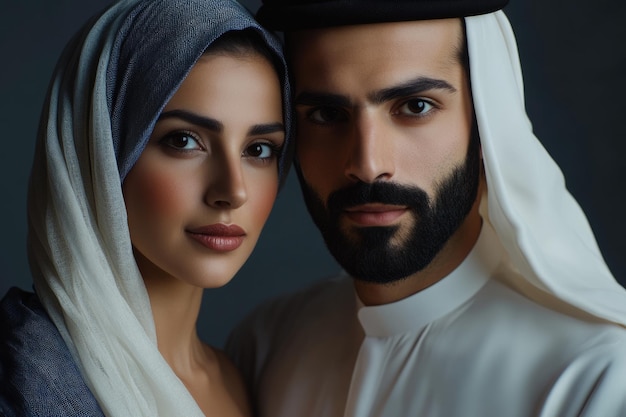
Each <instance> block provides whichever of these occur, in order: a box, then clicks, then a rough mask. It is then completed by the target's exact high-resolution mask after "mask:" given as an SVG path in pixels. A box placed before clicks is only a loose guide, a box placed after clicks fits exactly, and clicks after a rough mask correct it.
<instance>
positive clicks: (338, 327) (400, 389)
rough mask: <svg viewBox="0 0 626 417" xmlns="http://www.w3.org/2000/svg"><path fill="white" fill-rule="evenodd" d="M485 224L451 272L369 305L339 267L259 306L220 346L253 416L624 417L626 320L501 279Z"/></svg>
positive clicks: (495, 250) (492, 236)
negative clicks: (550, 299) (529, 292)
mask: <svg viewBox="0 0 626 417" xmlns="http://www.w3.org/2000/svg"><path fill="white" fill-rule="evenodd" d="M499 248H500V245H499V243H498V241H497V237H496V236H495V234H494V232H493V231H492V230H491V229H490V228H489V226H488V225H485V226H484V227H483V231H482V232H481V235H480V237H479V240H478V242H477V244H476V245H475V247H474V248H473V250H472V252H471V253H470V254H469V256H468V257H467V258H466V259H465V260H464V261H463V263H462V264H461V265H460V266H459V267H458V268H457V269H456V270H455V271H453V272H452V273H451V274H450V275H449V276H447V277H446V278H444V279H443V280H441V281H439V282H438V283H437V284H435V285H433V286H431V287H429V288H427V289H425V290H423V291H421V292H419V293H417V294H414V295H412V296H410V297H408V298H405V299H403V300H400V301H398V302H395V303H391V304H386V305H381V306H371V307H365V306H363V305H362V304H361V303H360V301H359V300H358V297H356V295H355V292H354V289H353V286H352V282H351V279H350V278H349V277H347V276H346V275H345V274H344V275H341V276H339V277H337V278H334V279H332V280H330V281H328V282H324V283H321V284H318V285H316V286H314V287H313V288H310V289H308V290H306V291H303V292H301V293H299V294H296V295H294V296H291V297H287V298H284V299H281V300H277V301H274V302H272V303H270V304H267V305H265V306H262V307H261V308H260V309H258V310H257V311H256V312H254V313H253V315H251V316H250V318H249V319H248V320H247V321H246V322H244V323H243V324H242V325H241V326H240V327H239V328H238V329H236V331H235V332H234V333H233V335H232V337H231V339H230V340H229V343H228V346H227V350H228V351H229V353H230V354H231V356H232V357H233V359H234V360H235V361H236V363H238V365H239V366H240V367H241V368H242V370H243V372H244V376H245V377H246V379H247V381H248V383H249V384H250V387H251V390H252V393H253V395H254V397H255V404H256V407H257V412H258V413H259V415H260V416H261V417H309V416H310V417H326V416H328V417H341V416H345V417H374V416H378V417H383V416H384V417H394V416H398V417H400V416H402V417H405V416H420V417H457V416H458V417H461V416H462V417H490V416H493V417H518V416H519V417H529V416H541V417H547V416H554V417H556V416H558V417H568V416H586V417H613V416H626V330H625V329H624V328H622V327H619V326H616V325H612V324H605V323H598V322H595V323H594V322H590V321H584V320H582V319H578V318H574V317H571V316H568V315H565V314H563V313H560V312H557V311H555V310H552V309H550V308H548V307H545V306H542V305H540V304H538V303H536V302H534V301H531V300H530V299H528V298H526V297H524V296H523V295H521V294H519V293H517V292H516V291H514V290H512V289H511V288H509V287H508V286H507V285H505V284H503V280H502V279H501V278H502V274H507V273H513V272H511V271H510V270H508V269H507V268H506V267H505V266H504V263H503V262H502V260H503V258H504V257H503V256H501V249H499Z"/></svg>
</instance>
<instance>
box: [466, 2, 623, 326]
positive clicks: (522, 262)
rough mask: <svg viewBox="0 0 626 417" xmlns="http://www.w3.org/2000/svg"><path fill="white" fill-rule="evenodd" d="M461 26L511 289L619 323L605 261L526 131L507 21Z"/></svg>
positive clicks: (619, 308) (483, 19)
mask: <svg viewBox="0 0 626 417" xmlns="http://www.w3.org/2000/svg"><path fill="white" fill-rule="evenodd" d="M465 21H466V31H467V40H468V48H469V56H470V72H471V85H472V93H473V98H474V107H475V111H476V118H477V120H478V126H479V131H480V137H481V144H482V152H483V156H484V163H485V171H486V177H487V184H488V189H489V190H488V219H489V221H490V222H491V223H492V224H493V227H494V228H495V230H496V232H497V234H498V236H499V239H500V241H501V243H502V244H503V246H504V247H505V248H506V251H507V252H508V256H509V257H510V260H511V262H512V264H513V265H514V267H515V268H516V269H517V270H518V271H519V272H520V276H519V277H518V278H519V279H518V281H517V282H513V283H512V284H513V285H515V286H518V287H519V288H521V289H522V290H524V291H529V292H530V293H531V294H529V295H531V296H533V297H541V298H543V295H545V294H547V296H548V298H550V297H552V296H553V297H556V299H558V300H560V301H563V302H565V303H566V304H567V305H570V306H573V307H575V308H576V309H578V310H579V311H582V312H586V313H589V314H591V315H593V316H595V317H597V318H600V319H602V320H608V321H611V322H615V323H619V324H621V325H624V324H626V291H624V288H623V287H621V286H620V285H619V283H617V281H615V279H614V277H613V276H612V274H611V272H610V271H609V269H608V267H607V265H606V263H605V262H604V260H603V258H602V255H601V254H600V250H599V249H598V245H597V243H596V240H595V237H594V236H593V233H592V231H591V228H590V226H589V223H588V222H587V219H586V217H585V215H584V214H583V212H582V210H581V209H580V207H579V205H578V203H577V202H576V201H575V200H574V198H573V197H572V196H571V195H570V193H569V192H568V191H567V189H566V186H565V181H564V178H563V175H562V173H561V171H560V169H559V167H558V166H557V164H556V163H555V162H554V161H553V160H552V158H551V157H550V155H549V154H548V153H547V152H546V150H545V149H544V148H543V146H542V145H541V143H540V142H539V140H538V139H537V138H536V137H535V136H534V134H533V132H532V125H531V123H530V121H529V120H528V117H527V116H526V111H525V108H524V85H523V81H522V73H521V68H520V63H519V57H518V52H517V46H516V41H515V37H514V34H513V31H512V29H511V26H510V24H509V21H508V20H507V18H506V16H505V15H504V13H503V12H502V11H499V12H495V13H491V14H487V15H481V16H473V17H468V18H466V19H465ZM564 146H566V144H564ZM522 277H523V278H522ZM523 280H526V282H523ZM528 283H530V284H531V286H532V287H530V286H528ZM533 289H538V290H539V292H537V291H533ZM541 292H544V294H543V295H542V294H540V293H541Z"/></svg>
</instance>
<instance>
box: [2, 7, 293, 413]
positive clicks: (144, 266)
mask: <svg viewBox="0 0 626 417" xmlns="http://www.w3.org/2000/svg"><path fill="white" fill-rule="evenodd" d="M288 97H289V92H288V87H287V80H286V68H285V65H284V61H283V59H282V56H281V55H280V48H279V44H278V42H277V41H276V40H275V39H274V38H273V37H272V36H271V35H269V34H268V33H266V32H265V31H263V30H262V29H261V28H260V27H259V26H258V25H257V24H256V23H255V22H254V20H253V19H252V17H251V16H250V14H249V13H248V12H247V11H246V10H245V9H244V8H243V7H241V6H240V5H239V4H237V3H236V2H234V1H227V0H211V1H208V0H132V1H120V2H117V3H115V4H113V5H112V6H110V7H109V8H108V9H107V10H105V11H104V12H103V13H102V14H101V15H99V16H97V17H96V18H94V19H93V20H92V21H90V22H89V23H88V24H87V26H86V27H85V29H84V30H82V31H81V32H80V33H78V34H77V35H76V37H75V38H74V39H73V40H72V41H71V42H70V44H69V45H68V47H67V48H66V51H65V52H64V54H63V55H62V57H61V59H60V63H59V65H58V67H57V70H56V73H55V75H54V77H53V81H52V84H51V87H50V91H49V94H48V98H47V100H46V105H45V107H44V111H43V117H42V122H41V126H40V132H39V140H38V143H37V148H36V151H35V159H34V164H33V169H32V173H31V179H30V188H29V202H28V209H29V211H28V217H29V244H28V248H29V258H30V263H31V270H32V272H33V280H34V286H35V290H36V295H34V294H30V293H25V292H22V291H20V290H17V289H13V290H11V291H10V292H9V294H8V295H7V296H6V297H5V298H4V299H3V300H2V303H1V305H0V323H1V324H0V339H1V341H0V380H1V381H2V383H1V384H0V415H7V416H13V415H46V416H53V415H64V416H71V415H90V416H91V415H112V416H195V415H203V413H205V414H211V415H220V416H230V415H249V414H250V408H249V405H248V403H247V398H246V393H245V392H244V389H243V388H242V383H241V381H240V378H239V375H238V373H237V371H236V370H235V368H234V367H233V366H232V364H230V362H228V360H227V359H226V358H225V357H224V355H223V354H222V353H221V352H219V351H218V350H216V349H213V348H211V347H209V346H207V345H205V344H203V343H202V342H201V341H200V340H199V339H198V336H197V334H196V332H195V321H196V318H197V315H198V311H199V307H200V301H201V294H202V289H203V288H211V287H218V286H221V285H224V284H225V283H227V282H228V281H229V280H230V279H231V278H232V277H233V275H234V274H235V273H236V271H237V270H238V269H239V268H240V267H241V265H242V264H243V262H244V261H245V260H246V259H247V257H248V256H249V254H250V252H251V251H252V249H253V246H254V244H255V243H256V240H257V238H258V235H259V233H260V230H261V228H262V226H263V224H264V222H265V220H266V219H267V216H268V215H269V211H270V209H271V206H272V204H273V201H274V198H275V196H276V192H277V190H278V187H279V183H280V181H281V179H284V177H285V175H286V172H287V169H288V164H289V158H290V153H291V151H290V146H289V143H288V138H289V133H290V118H289V113H288V111H285V112H284V114H283V111H282V109H283V108H285V109H288V108H289V107H288V103H287V101H286V100H287V99H288Z"/></svg>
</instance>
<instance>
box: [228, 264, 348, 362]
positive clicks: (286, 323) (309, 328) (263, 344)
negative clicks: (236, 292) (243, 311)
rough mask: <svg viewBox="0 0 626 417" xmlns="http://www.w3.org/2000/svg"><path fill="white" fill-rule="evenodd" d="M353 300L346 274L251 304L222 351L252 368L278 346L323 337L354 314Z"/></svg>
mask: <svg viewBox="0 0 626 417" xmlns="http://www.w3.org/2000/svg"><path fill="white" fill-rule="evenodd" d="M355 303H356V296H355V294H354V289H353V286H352V281H351V278H350V277H348V276H347V275H346V274H345V273H339V274H337V275H336V276H333V277H330V278H324V279H322V280H320V281H318V282H316V283H314V284H312V285H310V286H308V287H306V288H303V289H301V290H299V291H296V292H293V293H290V294H284V295H281V296H278V297H275V298H273V299H271V300H268V301H266V302H264V303H262V304H260V305H259V306H257V307H256V308H254V309H253V310H252V311H251V312H250V313H249V314H248V315H247V316H246V317H245V318H244V319H243V320H242V321H241V322H240V323H239V324H238V325H237V326H236V327H235V329H234V330H233V331H232V332H231V334H230V336H229V338H228V340H227V342H226V346H225V351H226V353H227V354H228V355H229V356H230V357H231V359H233V361H234V362H235V363H236V364H238V365H239V366H240V367H241V368H248V369H256V368H257V367H258V366H261V365H262V364H263V363H264V362H265V360H266V359H267V358H268V357H270V356H271V355H272V353H273V352H276V350H277V348H278V347H280V346H283V345H286V344H289V343H293V342H294V341H295V340H297V339H302V338H311V339H315V338H321V337H324V334H326V333H327V332H329V331H331V329H334V328H335V327H337V325H338V322H339V321H341V320H344V319H347V318H348V317H350V316H354V315H350V311H353V312H355ZM257 371H258V369H257Z"/></svg>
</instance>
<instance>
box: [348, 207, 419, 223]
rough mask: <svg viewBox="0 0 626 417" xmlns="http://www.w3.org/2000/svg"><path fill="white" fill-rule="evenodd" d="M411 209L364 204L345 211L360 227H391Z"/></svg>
mask: <svg viewBox="0 0 626 417" xmlns="http://www.w3.org/2000/svg"><path fill="white" fill-rule="evenodd" d="M408 210H409V209H408V208H407V207H406V206H394V205H387V204H364V205H360V206H354V207H350V208H347V209H345V210H344V212H343V213H344V215H345V217H347V218H348V219H349V220H350V221H352V222H353V223H356V224H357V225H359V226H389V225H391V224H393V222H395V221H396V220H397V219H398V218H399V217H400V216H402V215H403V214H404V213H406V212H407V211H408Z"/></svg>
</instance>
